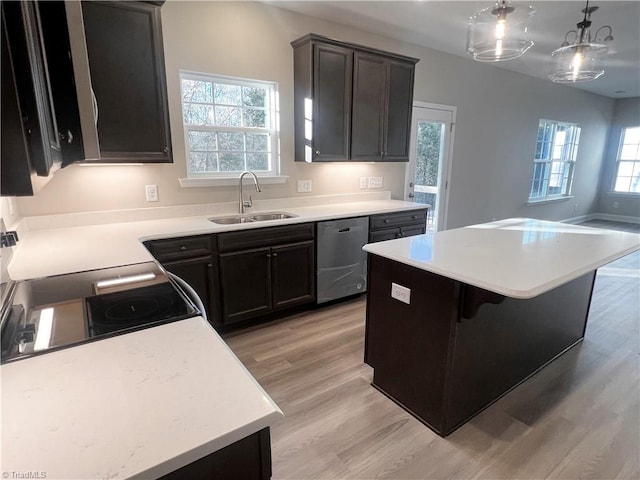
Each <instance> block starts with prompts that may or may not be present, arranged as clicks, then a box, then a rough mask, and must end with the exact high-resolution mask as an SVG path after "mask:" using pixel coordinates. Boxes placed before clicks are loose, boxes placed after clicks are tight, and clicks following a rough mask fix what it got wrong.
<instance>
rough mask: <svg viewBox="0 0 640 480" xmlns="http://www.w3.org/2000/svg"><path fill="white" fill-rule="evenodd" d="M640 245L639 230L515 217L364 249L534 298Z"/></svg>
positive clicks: (491, 288)
mask: <svg viewBox="0 0 640 480" xmlns="http://www.w3.org/2000/svg"><path fill="white" fill-rule="evenodd" d="M639 249H640V235H637V234H633V233H625V232H617V231H611V230H603V229H597V228H589V227H582V226H579V225H570V224H566V223H559V222H548V221H542V220H532V219H524V218H512V219H507V220H501V221H497V222H491V223H486V224H481V225H472V226H469V227H464V228H458V229H454V230H446V231H443V232H437V233H434V234H425V235H419V236H415V237H408V238H400V239H397V240H389V241H387V242H381V243H373V244H368V245H365V247H364V250H365V251H367V252H369V253H372V254H374V255H379V256H381V257H385V258H389V259H391V260H395V261H397V262H400V263H404V264H406V265H411V266H413V267H416V268H419V269H422V270H426V271H428V272H433V273H436V274H439V275H442V276H445V277H449V278H452V279H454V280H458V281H460V282H464V283H467V284H470V285H474V286H476V287H480V288H483V289H485V290H489V291H492V292H495V293H498V294H501V295H505V296H507V297H513V298H532V297H535V296H537V295H540V294H541V293H544V292H546V291H549V290H551V289H553V288H555V287H558V286H560V285H563V284H564V283H566V282H568V281H570V280H573V279H575V278H578V277H579V276H581V275H583V274H585V273H588V272H590V271H593V270H596V269H597V268H599V267H601V266H603V265H606V264H607V263H609V262H612V261H613V260H616V259H617V258H620V257H623V256H624V255H627V254H629V253H631V252H633V251H635V250H639Z"/></svg>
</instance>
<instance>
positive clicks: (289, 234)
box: [218, 223, 314, 252]
mask: <svg viewBox="0 0 640 480" xmlns="http://www.w3.org/2000/svg"><path fill="white" fill-rule="evenodd" d="M313 226H314V225H313V223H305V224H302V225H287V226H283V227H269V228H256V229H252V230H243V231H239V232H229V233H221V234H219V235H218V251H220V252H230V251H233V250H243V249H247V248H260V247H268V246H271V245H277V244H282V243H289V242H299V241H302V240H311V239H313Z"/></svg>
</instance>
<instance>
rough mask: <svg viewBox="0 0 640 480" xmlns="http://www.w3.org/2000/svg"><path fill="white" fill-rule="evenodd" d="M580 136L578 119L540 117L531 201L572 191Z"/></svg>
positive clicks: (555, 196)
mask: <svg viewBox="0 0 640 480" xmlns="http://www.w3.org/2000/svg"><path fill="white" fill-rule="evenodd" d="M579 140H580V127H579V126H578V125H576V124H575V123H564V122H555V121H553V120H540V123H539V125H538V137H537V140H536V155H535V158H534V159H533V176H532V178H531V188H530V190H529V201H530V202H540V201H544V200H552V199H555V198H562V197H564V196H567V195H570V194H571V184H572V182H573V171H574V165H575V162H576V156H577V154H578V142H579Z"/></svg>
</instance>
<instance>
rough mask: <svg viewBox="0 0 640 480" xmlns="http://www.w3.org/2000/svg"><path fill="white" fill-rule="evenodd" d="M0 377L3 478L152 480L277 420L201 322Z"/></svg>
mask: <svg viewBox="0 0 640 480" xmlns="http://www.w3.org/2000/svg"><path fill="white" fill-rule="evenodd" d="M1 374H2V471H3V472H19V473H20V472H44V473H45V474H46V478H48V479H97V478H129V477H134V478H136V477H137V478H156V477H158V476H161V475H164V474H167V473H169V472H171V471H173V470H175V469H177V468H180V467H182V466H184V465H186V464H188V463H191V462H193V461H195V460H197V459H198V458H201V457H203V456H205V455H208V454H209V453H212V452H214V451H217V450H219V449H221V448H223V447H225V446H227V445H229V444H231V443H233V442H235V441H237V440H240V439H241V438H244V437H246V436H248V435H250V434H252V433H255V432H257V431H259V430H261V429H262V428H264V427H267V426H269V425H271V424H273V423H274V422H276V421H277V420H279V419H281V418H282V416H283V415H282V412H281V411H280V409H279V408H278V407H277V406H276V405H275V403H274V402H273V401H272V400H271V399H270V398H269V396H268V395H267V394H266V393H265V392H264V390H262V388H261V387H260V385H258V383H257V382H256V381H255V380H254V379H253V377H252V376H251V375H250V374H249V373H248V372H247V371H246V369H245V368H244V366H243V365H242V364H241V363H240V361H239V360H238V359H237V358H236V357H235V355H234V354H233V353H232V352H231V351H230V350H229V348H228V347H227V345H226V344H225V343H224V342H223V341H222V339H221V338H220V337H219V336H218V335H217V334H216V333H215V332H214V331H213V328H212V327H211V326H210V325H209V324H208V323H207V322H206V321H205V320H204V319H202V318H201V317H194V318H189V319H186V320H181V321H178V322H174V323H169V324H165V325H160V326H157V327H153V328H148V329H145V330H139V331H136V332H133V333H128V334H126V335H119V336H115V337H111V338H108V339H104V340H100V341H96V342H92V343H87V344H83V345H79V346H76V347H73V348H67V349H64V350H59V351H55V352H51V353H47V354H44V355H40V356H36V357H32V358H29V359H25V360H19V361H16V362H12V363H7V364H5V365H2V367H1ZM42 478H44V477H42Z"/></svg>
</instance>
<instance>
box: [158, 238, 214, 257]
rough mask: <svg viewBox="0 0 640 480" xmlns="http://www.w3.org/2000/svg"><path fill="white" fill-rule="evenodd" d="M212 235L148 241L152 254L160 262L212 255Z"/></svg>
mask: <svg viewBox="0 0 640 480" xmlns="http://www.w3.org/2000/svg"><path fill="white" fill-rule="evenodd" d="M211 243H212V242H211V236H210V235H203V236H198V237H184V238H171V239H168V240H153V241H151V242H148V243H147V246H148V248H149V250H150V251H151V254H152V255H153V256H154V257H155V258H156V260H158V261H159V262H160V263H162V262H164V261H170V260H180V259H182V258H192V257H202V256H207V255H211V250H212V249H211Z"/></svg>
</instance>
